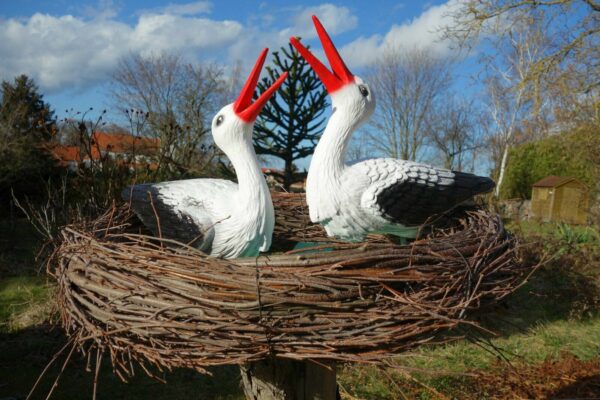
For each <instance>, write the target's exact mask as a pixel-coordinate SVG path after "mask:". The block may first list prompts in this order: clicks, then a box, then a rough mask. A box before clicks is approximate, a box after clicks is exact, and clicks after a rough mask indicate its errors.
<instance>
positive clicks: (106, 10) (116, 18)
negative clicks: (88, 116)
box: [0, 0, 474, 119]
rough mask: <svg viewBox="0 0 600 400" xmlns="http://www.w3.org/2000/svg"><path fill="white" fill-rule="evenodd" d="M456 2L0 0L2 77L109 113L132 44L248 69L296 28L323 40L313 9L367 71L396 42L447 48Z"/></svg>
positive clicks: (354, 65) (354, 64) (60, 108)
mask: <svg viewBox="0 0 600 400" xmlns="http://www.w3.org/2000/svg"><path fill="white" fill-rule="evenodd" d="M456 1H458V0H450V1H439V0H438V1H426V2H420V1H403V2H400V1H390V0H378V1H376V2H373V1H371V2H368V1H338V2H322V1H303V2H302V3H301V4H299V3H298V2H292V1H241V0H238V1H235V0H224V1H194V2H185V1H182V2H165V1H157V0H152V1H141V0H136V1H118V0H100V1H97V0H96V1H75V0H52V1H50V0H43V1H33V0H20V1H11V0H0V79H3V80H11V79H12V78H13V77H14V76H16V75H18V74H21V73H25V74H27V75H29V76H31V77H33V78H34V79H35V81H36V82H37V84H38V85H39V86H40V89H41V91H42V93H44V94H45V98H46V100H47V101H48V102H49V103H50V105H51V106H52V107H53V108H54V109H55V110H56V112H57V115H58V117H64V116H66V115H65V110H66V109H71V108H73V109H75V110H80V111H83V110H86V109H87V108H89V107H94V108H96V109H100V108H108V109H109V111H110V110H111V109H112V108H114V107H112V106H113V104H112V102H111V99H110V97H109V96H108V95H107V93H106V87H107V86H106V83H107V82H108V81H109V76H110V73H111V71H112V70H113V68H114V67H115V65H116V64H117V62H118V61H119V59H120V58H122V57H124V56H126V55H127V54H129V53H131V52H141V53H159V52H162V51H167V52H173V53H176V54H180V55H182V56H183V57H185V58H186V59H188V60H189V61H192V62H196V61H198V62H203V61H210V62H218V63H220V64H223V65H233V64H234V63H235V62H236V61H238V60H239V61H241V62H242V63H243V64H244V65H247V66H248V67H247V68H250V66H251V64H253V62H254V61H255V59H256V55H257V54H258V53H259V51H260V50H261V49H262V48H263V47H269V48H271V49H276V48H278V47H280V46H282V45H285V44H286V43H287V40H288V38H289V36H291V35H300V36H302V37H303V39H304V41H305V42H308V43H310V44H311V45H313V47H314V48H315V49H318V48H320V46H319V45H318V43H316V41H315V34H314V31H313V28H312V24H311V22H310V16H311V15H312V14H316V15H317V16H319V18H320V19H321V21H322V22H323V24H324V26H325V27H326V28H327V29H328V31H329V32H330V34H331V35H332V37H333V40H334V42H335V43H336V45H337V46H338V48H339V49H340V50H341V53H342V55H343V57H344V58H345V59H346V61H347V63H348V65H349V67H350V68H351V70H352V71H353V72H355V73H358V74H360V71H361V69H362V68H364V67H367V66H368V65H369V64H370V63H371V62H372V60H374V59H375V58H376V57H377V55H378V54H379V53H380V52H381V51H382V49H383V48H384V47H385V46H386V45H390V44H392V45H395V44H402V45H406V46H432V48H433V49H434V51H436V52H438V53H439V54H440V55H441V56H445V55H449V54H450V52H451V50H449V43H445V42H440V41H439V36H438V35H439V34H438V33H437V29H438V28H439V27H441V26H443V25H444V24H445V23H447V20H448V17H447V16H446V14H447V12H448V11H449V10H451V8H452V7H454V6H455V5H456ZM473 65H474V63H473V62H472V61H471V62H467V63H466V64H465V65H463V66H462V67H461V68H462V69H463V70H464V71H471V70H472V68H473ZM465 76H466V75H465ZM462 82H466V80H463V81H462ZM113 119H117V116H116V115H113Z"/></svg>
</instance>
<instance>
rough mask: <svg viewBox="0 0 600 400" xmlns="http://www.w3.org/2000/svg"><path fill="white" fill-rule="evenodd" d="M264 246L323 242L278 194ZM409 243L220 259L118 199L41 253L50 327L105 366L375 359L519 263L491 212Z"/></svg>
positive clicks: (486, 297)
mask: <svg viewBox="0 0 600 400" xmlns="http://www.w3.org/2000/svg"><path fill="white" fill-rule="evenodd" d="M274 197H275V205H276V212H277V215H278V223H279V225H278V227H277V229H276V237H275V239H276V240H275V242H279V243H287V244H290V243H293V242H296V241H299V240H302V241H311V242H321V241H324V240H325V237H324V234H323V231H322V229H321V228H320V227H318V226H314V225H310V224H309V223H308V219H307V215H306V214H307V213H306V207H305V206H304V205H303V195H299V194H277V195H274ZM452 221H453V222H454V223H453V224H450V225H447V226H449V227H446V228H436V229H434V230H432V231H431V232H430V233H429V234H428V235H427V236H426V237H424V238H422V239H419V240H416V241H415V242H414V243H411V244H410V245H397V244H394V243H393V242H391V241H389V240H385V239H383V238H382V237H372V238H370V241H367V242H364V243H340V242H329V243H322V244H320V245H319V246H315V247H313V248H312V249H309V250H307V249H303V251H295V252H294V251H292V252H288V253H284V254H275V255H273V254H271V255H268V256H266V255H265V256H261V257H258V258H252V259H249V258H245V259H235V260H222V259H215V258H210V257H207V256H206V255H205V254H203V253H201V252H200V251H198V250H196V249H194V248H192V247H189V246H186V245H184V244H181V243H178V242H175V241H172V240H168V239H158V238H155V237H151V236H148V235H145V234H143V233H140V228H139V225H137V224H136V221H135V217H133V215H132V214H131V213H130V212H129V210H128V209H127V207H125V206H124V207H121V208H114V209H112V210H110V211H109V212H107V213H106V214H105V215H104V216H103V217H101V218H99V219H98V220H96V221H93V222H90V223H86V224H79V225H72V226H68V227H66V228H65V229H63V231H62V238H61V240H62V243H61V244H60V247H59V248H58V249H57V251H56V253H55V258H54V262H53V263H50V264H49V265H51V267H50V269H51V273H52V274H53V275H54V276H55V277H56V279H57V281H58V283H59V295H58V300H59V304H60V310H61V316H62V324H63V326H64V328H65V329H66V331H67V332H68V334H69V335H70V336H71V337H76V338H77V340H78V342H79V343H80V345H81V347H82V348H84V349H85V350H86V351H90V350H91V349H92V348H101V349H104V351H105V352H107V353H108V354H110V357H111V360H112V363H113V365H114V367H115V371H116V372H117V374H118V375H119V376H121V377H123V378H125V377H127V376H129V375H131V374H132V373H133V371H132V369H133V361H135V362H137V363H139V364H140V365H141V366H142V368H143V369H144V370H145V371H147V372H148V373H149V369H148V365H154V366H155V367H158V368H159V369H160V368H167V369H170V368H173V367H187V368H192V369H195V370H198V371H200V372H205V368H206V367H208V366H212V365H222V364H242V363H246V362H249V361H255V360H259V359H262V358H265V357H267V356H272V355H275V356H277V357H284V358H290V359H299V360H302V359H313V360H319V359H321V360H338V361H358V362H373V363H380V362H382V361H384V360H385V359H386V358H388V357H390V356H393V355H394V354H396V353H398V352H400V351H403V350H406V349H409V348H412V347H415V346H418V345H420V344H423V343H429V342H439V341H445V340H450V336H443V333H444V332H448V330H450V329H452V328H454V327H456V326H457V325H459V324H461V323H463V322H467V321H465V320H464V318H465V316H466V312H467V311H470V310H473V309H476V308H478V307H480V305H481V304H482V302H483V301H497V300H499V299H501V298H503V297H504V296H506V295H507V294H509V293H510V292H512V291H513V290H514V289H515V288H516V287H517V286H519V285H520V284H521V283H522V282H523V281H524V279H525V277H526V276H527V274H528V273H529V269H528V267H525V266H523V265H522V263H520V262H519V259H518V246H517V244H516V243H515V240H514V239H513V238H512V237H511V236H510V235H509V234H508V233H507V232H506V231H505V230H504V227H503V225H502V223H501V221H500V219H499V217H498V216H496V215H491V214H489V213H488V212H486V211H484V210H473V211H464V212H461V213H459V215H458V216H455V218H454V219H452Z"/></svg>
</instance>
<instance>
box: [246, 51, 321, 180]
mask: <svg viewBox="0 0 600 400" xmlns="http://www.w3.org/2000/svg"><path fill="white" fill-rule="evenodd" d="M273 64H274V67H267V73H268V76H267V77H265V78H263V79H262V81H261V82H259V84H258V87H257V88H258V91H259V94H262V93H263V92H264V91H266V90H267V88H269V87H270V86H271V84H272V83H273V82H274V81H275V80H276V79H277V77H278V76H279V75H280V74H282V73H283V71H288V74H289V75H288V78H287V79H286V80H285V81H284V82H283V85H282V86H281V87H280V88H279V90H278V92H277V94H278V96H273V97H272V98H271V100H269V102H268V103H267V105H266V106H265V108H264V109H263V111H262V112H261V114H260V115H259V117H258V119H257V120H256V125H255V128H254V147H255V149H256V152H257V154H263V155H270V156H274V157H277V158H280V159H281V160H283V162H284V165H285V167H284V176H283V182H284V183H283V186H284V188H285V189H286V190H288V189H289V188H290V185H291V184H292V183H294V170H295V165H294V162H295V161H296V160H299V159H302V158H304V157H306V156H309V155H311V154H312V153H313V151H314V149H315V147H316V145H317V141H318V140H319V138H320V137H321V133H322V132H323V130H324V128H325V116H324V113H325V109H326V108H327V105H328V103H327V92H326V91H325V88H324V86H323V84H322V83H321V81H320V80H319V78H318V77H317V76H316V75H315V73H314V72H313V70H312V68H311V67H310V66H309V65H308V63H307V62H306V61H305V60H304V58H302V57H301V56H300V55H299V54H298V52H297V51H296V50H295V49H294V48H293V47H292V45H288V47H287V48H286V47H282V48H281V50H280V51H275V52H273Z"/></svg>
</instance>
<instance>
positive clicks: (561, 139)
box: [500, 128, 600, 199]
mask: <svg viewBox="0 0 600 400" xmlns="http://www.w3.org/2000/svg"><path fill="white" fill-rule="evenodd" d="M598 154H600V129H598V128H595V129H593V128H587V129H580V130H578V131H577V132H574V133H570V134H561V135H555V136H551V137H549V138H546V139H543V140H539V141H537V142H532V143H526V144H523V145H520V146H518V147H515V148H513V149H512V150H511V151H510V153H509V159H508V167H507V169H506V177H505V181H504V184H503V185H502V188H501V191H500V197H501V198H503V199H511V198H523V199H529V198H531V185H532V184H533V183H535V182H536V181H538V180H540V179H542V178H544V177H546V176H548V175H558V176H573V177H575V178H577V179H579V180H581V181H582V182H584V183H586V184H587V185H588V186H590V188H592V189H596V186H597V185H598V182H600V165H598V163H597V162H596V161H595V159H596V158H597V157H598V156H597V155H598Z"/></svg>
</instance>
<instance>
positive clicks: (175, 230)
mask: <svg viewBox="0 0 600 400" xmlns="http://www.w3.org/2000/svg"><path fill="white" fill-rule="evenodd" d="M267 52H268V49H264V50H263V51H262V53H261V54H260V56H259V58H258V60H257V62H256V65H255V66H254V69H253V70H252V72H251V73H250V76H249V77H248V79H247V81H246V84H245V85H244V87H243V89H242V91H241V93H240V95H239V97H238V98H237V100H236V101H235V102H234V103H232V104H229V105H227V106H225V107H223V108H222V109H221V110H220V111H219V112H218V113H217V115H216V116H215V117H214V118H213V121H212V127H211V129H212V135H213V138H214V141H215V144H216V145H217V146H218V147H219V148H220V149H221V150H223V152H224V153H225V154H226V155H227V157H229V159H230V160H231V163H232V164H233V168H234V169H235V172H236V175H237V179H238V183H237V184H235V183H233V182H231V181H227V180H223V179H188V180H180V181H172V182H161V183H155V184H141V185H134V186H130V187H127V188H126V189H124V190H123V192H122V194H121V196H122V197H123V199H124V200H126V201H129V202H130V203H131V207H132V209H133V211H134V212H135V213H136V214H137V216H138V217H139V218H140V219H141V220H142V222H143V223H144V225H146V226H147V227H148V228H150V229H151V230H152V231H153V232H154V234H155V235H160V236H162V237H165V238H170V239H177V240H179V241H181V242H184V243H189V244H190V245H192V246H194V247H196V248H198V249H200V250H202V251H204V252H206V253H207V254H210V255H211V256H214V257H222V258H234V257H245V256H248V257H249V256H256V255H258V253H259V252H264V251H267V250H268V249H269V247H270V246H271V236H272V234H273V226H274V224H275V214H274V211H273V203H272V200H271V194H270V192H269V188H268V186H267V183H266V181H265V178H264V176H263V174H262V172H261V170H260V168H259V165H258V160H257V158H256V153H255V152H254V147H253V145H252V131H253V127H254V121H255V120H256V117H257V116H258V114H259V113H260V111H261V110H262V108H263V106H264V105H265V104H266V102H267V101H268V100H269V98H270V97H271V96H272V95H273V94H274V93H275V91H276V90H277V89H278V88H279V86H281V84H282V83H283V81H284V80H285V78H286V76H287V72H286V73H284V74H282V75H281V76H280V77H279V79H277V81H276V82H275V83H274V84H273V85H272V86H271V87H270V88H269V89H268V90H267V91H265V92H264V93H263V94H262V95H261V96H260V97H259V98H258V99H257V100H256V101H255V102H254V103H252V96H253V94H254V89H255V88H256V84H257V82H258V78H259V76H260V72H261V70H262V66H263V64H264V62H265V58H266V56H267Z"/></svg>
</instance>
